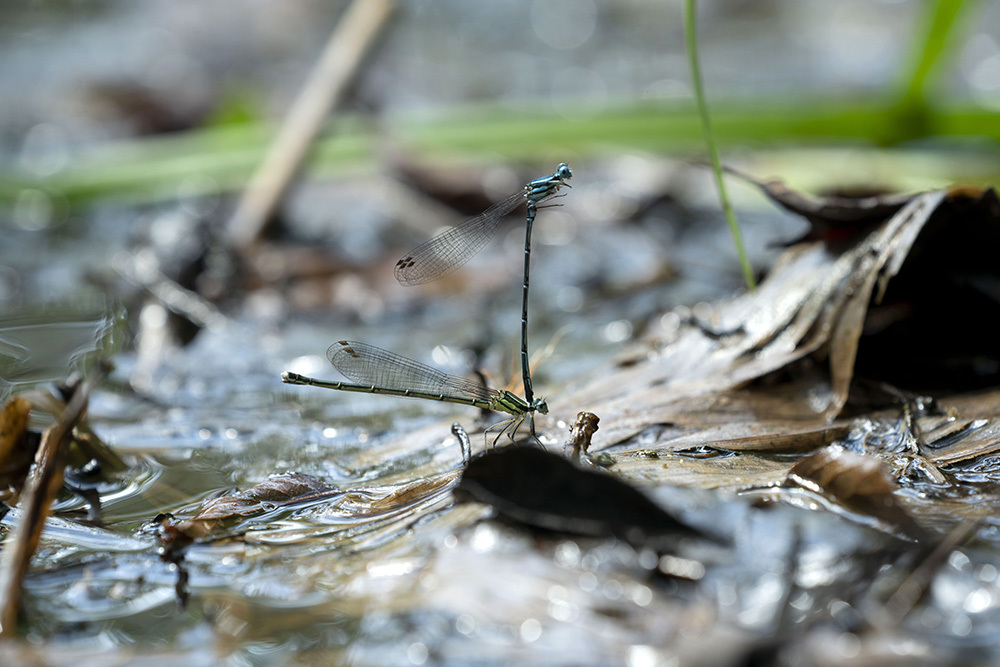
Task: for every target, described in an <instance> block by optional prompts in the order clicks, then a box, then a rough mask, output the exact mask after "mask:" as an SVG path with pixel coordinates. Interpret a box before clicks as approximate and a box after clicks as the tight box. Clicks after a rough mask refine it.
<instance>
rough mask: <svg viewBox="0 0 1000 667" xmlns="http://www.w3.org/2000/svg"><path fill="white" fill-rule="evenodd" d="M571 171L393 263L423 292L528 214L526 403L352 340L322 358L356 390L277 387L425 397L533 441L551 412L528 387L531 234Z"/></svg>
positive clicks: (342, 385) (288, 376) (330, 384)
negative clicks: (480, 413) (467, 408)
mask: <svg viewBox="0 0 1000 667" xmlns="http://www.w3.org/2000/svg"><path fill="white" fill-rule="evenodd" d="M572 176H573V172H571V171H570V168H569V167H568V166H567V165H566V164H565V163H562V164H560V165H559V166H558V167H557V168H556V171H555V173H553V174H550V175H549V176H544V177H542V178H536V179H535V180H533V181H530V182H529V183H528V184H527V185H525V186H524V188H523V189H522V190H520V191H518V192H515V193H514V194H512V195H510V196H508V197H506V198H504V199H502V200H500V201H499V202H497V203H496V204H494V205H493V206H491V207H490V208H488V209H486V210H485V211H483V212H482V213H480V214H479V215H477V216H475V217H473V218H470V219H469V220H467V221H465V222H463V223H462V224H460V225H458V226H456V227H452V228H450V229H448V230H447V231H445V232H443V233H441V234H439V235H438V236H435V237H434V238H432V239H430V240H429V241H426V242H425V243H423V244H421V245H419V246H417V247H416V248H414V249H413V250H412V251H411V252H410V253H408V254H407V255H406V256H405V257H403V258H402V259H400V260H399V261H398V262H397V263H396V269H395V273H396V279H397V280H398V281H399V282H400V283H401V284H403V285H421V284H423V283H427V282H430V281H432V280H435V279H437V278H440V277H442V276H445V275H448V274H449V273H451V272H452V271H455V270H456V269H458V268H459V267H460V266H462V265H463V264H465V263H466V262H468V261H469V259H471V258H472V256H473V255H475V254H476V253H478V252H479V251H480V250H482V248H483V246H485V245H486V244H487V243H488V242H489V240H490V239H491V238H493V236H494V235H495V234H496V232H497V230H498V229H499V228H500V223H501V222H502V221H503V219H504V218H505V217H506V216H507V215H508V214H509V213H511V212H512V211H514V209H516V208H518V207H519V206H521V205H522V204H524V205H525V206H526V207H527V216H526V224H525V237H524V275H523V283H522V291H521V374H522V378H523V382H524V398H523V399H522V398H520V397H519V396H517V395H515V394H513V393H511V392H509V391H506V390H497V389H490V388H488V387H486V386H485V385H483V384H481V383H477V382H474V381H472V380H468V379H466V378H462V377H458V376H455V375H448V374H447V373H443V372H442V371H439V370H437V369H435V368H431V367H430V366H425V365H424V364H421V363H419V362H417V361H414V360H412V359H407V358H406V357H402V356H400V355H398V354H394V353H392V352H389V351H387V350H383V349H381V348H378V347H375V346H374V345H368V344H366V343H358V342H351V341H338V342H336V343H334V344H333V345H331V346H330V348H329V349H328V350H327V359H329V360H330V363H331V364H333V366H334V367H335V368H336V369H337V370H339V371H340V372H341V373H343V374H344V376H345V377H347V378H349V379H351V380H353V381H354V382H355V383H357V384H350V383H346V382H336V381H328V380H318V379H315V378H310V377H306V376H304V375H299V374H297V373H288V372H286V373H282V374H281V381H282V382H285V383H287V384H301V385H310V386H314V387H323V388H325V389H337V390H340V391H353V392H361V393H368V394H386V395H389V396H404V397H409V398H423V399H427V400H432V401H444V402H448V403H460V404H463V405H471V406H474V407H478V408H484V409H487V410H494V411H497V412H506V413H507V414H509V415H511V418H510V419H508V420H506V421H503V422H500V423H499V424H496V425H494V426H492V427H490V429H487V431H489V430H491V429H493V428H499V433H498V434H497V437H496V439H495V440H494V444H495V443H496V440H499V438H500V436H501V435H502V434H503V433H507V434H508V435H509V436H510V438H511V440H513V439H514V434H515V433H516V432H517V429H518V427H519V426H520V425H521V424H522V423H523V422H524V420H525V419H526V418H527V420H528V426H529V430H530V433H531V436H532V437H533V438H535V439H536V440H537V439H538V436H537V435H536V434H535V422H534V413H535V412H541V413H542V414H545V413H547V412H548V406H547V405H546V404H545V401H544V400H541V399H536V398H535V397H534V392H533V389H532V385H531V369H530V367H529V363H528V278H529V273H530V258H531V227H532V224H533V223H534V220H535V214H536V212H537V209H538V205H539V204H541V203H542V202H545V201H547V200H549V199H551V198H553V197H555V196H558V193H559V190H560V189H561V188H562V187H570V186H569V184H568V183H567V182H566V181H567V180H568V179H570V178H572Z"/></svg>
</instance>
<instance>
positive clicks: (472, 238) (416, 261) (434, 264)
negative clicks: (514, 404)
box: [396, 162, 573, 436]
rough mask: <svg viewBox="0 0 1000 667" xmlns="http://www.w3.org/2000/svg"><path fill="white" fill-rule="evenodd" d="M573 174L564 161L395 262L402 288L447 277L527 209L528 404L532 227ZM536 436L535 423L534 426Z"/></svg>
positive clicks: (524, 369) (524, 337) (524, 340)
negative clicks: (513, 216) (544, 205)
mask: <svg viewBox="0 0 1000 667" xmlns="http://www.w3.org/2000/svg"><path fill="white" fill-rule="evenodd" d="M572 177H573V172H572V171H570V168H569V167H568V166H567V165H566V163H565V162H563V163H561V164H560V165H559V166H558V167H556V171H555V173H553V174H550V175H549V176H543V177H542V178H536V179H535V180H533V181H530V182H529V183H528V184H527V185H525V186H524V189H523V190H521V191H519V192H515V193H514V194H512V195H510V196H508V197H506V198H504V199H502V200H500V201H499V202H497V203H496V204H494V205H493V206H491V207H489V208H488V209H486V210H485V211H483V212H482V213H480V214H479V215H477V216H475V217H474V218H471V219H469V220H466V221H465V222H463V223H462V224H460V225H458V226H457V227H452V228H450V229H448V230H446V231H444V232H442V233H441V234H439V235H437V236H435V237H434V238H432V239H430V240H429V241H425V242H424V243H422V244H420V245H419V246H417V247H416V248H414V249H413V250H412V251H410V252H409V253H408V254H407V255H406V256H405V257H403V258H402V259H401V260H399V261H398V262H396V280H398V281H399V282H400V283H401V284H403V285H421V284H423V283H427V282H430V281H432V280H435V279H437V278H440V277H442V276H446V275H448V274H449V273H451V272H452V271H454V270H456V269H457V268H458V267H460V266H462V265H463V264H465V263H466V262H468V261H469V259H471V258H472V256H473V255H475V254H476V253H478V252H479V251H480V250H482V248H483V246H485V245H486V244H487V242H489V240H490V239H491V238H493V236H494V235H495V234H496V232H497V229H499V228H500V223H501V222H502V221H503V219H504V218H505V217H507V215H508V214H509V213H510V212H511V211H513V210H514V209H516V208H517V207H518V206H520V205H521V204H525V205H526V206H527V209H528V213H527V219H526V227H525V233H524V281H523V283H522V291H521V375H522V377H523V379H524V397H525V401H526V403H527V404H529V405H531V404H532V403H534V392H533V390H532V387H531V369H530V367H529V364H528V274H529V268H530V261H529V260H530V257H531V226H532V224H533V223H534V221H535V213H536V211H537V208H538V204H540V203H542V202H544V201H546V200H548V199H551V198H552V197H555V196H557V195H558V193H559V190H560V188H562V187H563V186H565V187H567V188H568V187H570V185H569V184H568V183H567V182H566V181H567V180H569V179H570V178H572ZM531 434H532V435H533V436H534V435H535V432H534V422H533V421H532V423H531Z"/></svg>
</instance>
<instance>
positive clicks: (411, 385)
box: [326, 340, 496, 401]
mask: <svg viewBox="0 0 1000 667" xmlns="http://www.w3.org/2000/svg"><path fill="white" fill-rule="evenodd" d="M326 358H327V359H329V360H330V363H331V364H333V365H334V367H335V368H336V369H337V370H338V371H340V372H341V373H343V374H344V376H345V377H348V378H350V379H351V380H353V381H354V382H357V383H358V384H363V385H375V386H377V387H389V388H392V389H403V390H406V389H409V390H411V391H419V392H424V393H427V394H444V395H446V396H460V397H464V398H475V399H479V400H483V401H489V400H492V398H493V395H494V394H495V393H496V392H495V391H494V390H492V389H490V388H489V387H486V386H484V385H482V384H481V383H478V382H474V381H473V380H469V379H467V378H463V377H458V376H457V375H449V374H447V373H444V372H442V371H439V370H438V369H436V368H431V367H430V366H425V365H424V364H422V363H420V362H419V361H414V360H413V359H407V358H406V357H402V356H400V355H398V354H394V353H392V352H389V351H388V350H383V349H382V348H380V347H375V346H374V345H369V344H367V343H359V342H356V341H347V340H341V341H337V342H336V343H334V344H333V345H331V346H330V347H329V348H328V349H327V351H326Z"/></svg>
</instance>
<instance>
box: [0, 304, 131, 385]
mask: <svg viewBox="0 0 1000 667" xmlns="http://www.w3.org/2000/svg"><path fill="white" fill-rule="evenodd" d="M126 337H127V326H126V322H125V313H124V309H122V308H121V307H120V306H117V305H116V304H114V303H113V302H110V301H106V300H102V299H93V300H91V302H90V303H88V302H87V301H86V300H83V301H82V302H81V301H75V302H64V303H53V304H49V305H47V306H44V307H33V308H22V309H16V310H14V311H12V312H11V311H8V312H5V313H3V314H0V399H2V400H6V399H7V397H9V396H10V395H11V394H12V393H13V392H14V391H17V390H18V389H19V388H24V387H26V386H27V385H34V384H38V383H43V382H54V381H62V380H64V379H65V378H66V376H67V374H68V373H69V372H71V371H73V370H76V371H82V370H84V369H85V368H86V367H87V366H88V364H91V363H94V362H96V361H97V359H99V358H109V357H110V356H111V355H113V354H114V353H115V352H116V351H118V350H120V349H122V347H123V346H124V344H125V342H126V340H125V339H126Z"/></svg>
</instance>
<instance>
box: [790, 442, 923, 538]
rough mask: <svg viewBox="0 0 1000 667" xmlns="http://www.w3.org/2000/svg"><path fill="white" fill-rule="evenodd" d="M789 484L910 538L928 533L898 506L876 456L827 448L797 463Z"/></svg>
mask: <svg viewBox="0 0 1000 667" xmlns="http://www.w3.org/2000/svg"><path fill="white" fill-rule="evenodd" d="M787 484H794V485H797V486H801V487H803V488H806V489H809V490H810V491H813V492H815V493H818V494H821V495H823V496H825V497H827V498H829V499H831V500H834V501H836V502H837V503H839V504H841V505H843V506H844V507H847V508H848V509H850V510H853V511H855V512H859V513H862V514H866V515H868V516H871V517H874V518H876V519H880V520H883V521H886V522H888V523H889V524H891V525H892V526H894V527H896V528H898V529H900V530H902V531H903V532H904V533H906V534H907V535H909V536H910V537H915V538H921V537H925V536H926V534H927V531H925V530H924V529H923V528H921V527H920V526H919V525H918V524H917V522H916V521H914V520H913V518H912V517H910V515H909V514H907V512H906V511H905V510H904V509H903V508H902V507H901V506H900V505H899V503H898V502H896V498H895V496H894V494H895V492H896V491H897V490H898V487H897V486H896V482H895V481H894V480H893V479H892V477H891V476H890V474H889V471H888V470H887V469H886V466H885V464H884V463H883V462H882V461H881V459H878V458H876V457H874V456H866V455H864V454H857V453H855V452H851V451H849V450H846V449H844V448H843V447H841V446H839V445H831V446H829V447H824V448H823V449H821V450H819V451H818V452H816V453H815V454H812V455H810V456H807V457H806V458H804V459H802V460H801V461H799V462H798V463H796V464H795V465H794V466H793V467H792V469H791V470H790V471H789V473H788V481H787Z"/></svg>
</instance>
